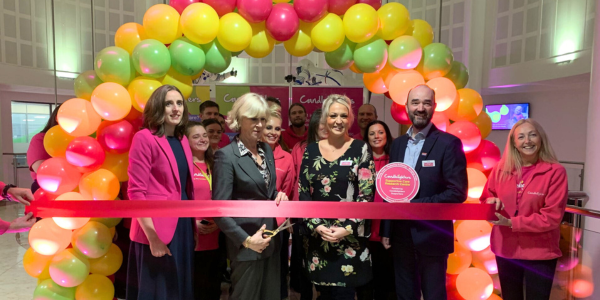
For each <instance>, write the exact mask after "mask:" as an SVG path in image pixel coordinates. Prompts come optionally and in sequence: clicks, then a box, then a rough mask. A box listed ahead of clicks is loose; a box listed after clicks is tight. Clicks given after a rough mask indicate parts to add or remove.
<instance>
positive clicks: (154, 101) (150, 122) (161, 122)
mask: <svg viewBox="0 0 600 300" xmlns="http://www.w3.org/2000/svg"><path fill="white" fill-rule="evenodd" d="M170 91H177V92H178V93H179V94H180V95H181V99H183V112H182V116H181V122H179V124H178V125H177V126H175V136H176V137H177V138H178V139H182V138H183V136H184V135H185V127H186V125H187V122H188V119H189V116H188V108H187V105H186V103H185V97H183V94H182V93H181V91H180V90H179V89H178V88H177V87H175V86H173V85H168V84H166V85H163V86H161V87H159V88H157V89H156V91H154V93H152V96H150V99H148V102H147V103H146V107H145V108H144V123H143V125H142V128H148V129H150V131H153V134H154V135H157V136H163V135H165V106H166V97H167V93H168V92H170Z"/></svg>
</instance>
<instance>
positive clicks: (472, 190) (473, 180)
mask: <svg viewBox="0 0 600 300" xmlns="http://www.w3.org/2000/svg"><path fill="white" fill-rule="evenodd" d="M467 178H468V179H469V189H468V192H467V194H468V196H469V198H473V199H479V197H481V194H482V193H483V187H484V186H485V183H486V182H487V177H485V175H484V174H483V172H481V171H479V170H477V169H472V168H467Z"/></svg>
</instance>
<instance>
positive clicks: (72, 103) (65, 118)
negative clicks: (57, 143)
mask: <svg viewBox="0 0 600 300" xmlns="http://www.w3.org/2000/svg"><path fill="white" fill-rule="evenodd" d="M56 119H57V120H58V124H59V125H60V127H61V128H62V129H63V130H64V131H65V132H67V133H68V134H70V135H72V136H75V137H77V136H85V135H90V134H92V133H94V132H95V131H96V129H98V126H99V125H100V122H101V121H102V119H101V118H100V115H98V113H96V111H95V110H94V107H93V106H92V103H91V102H90V101H87V100H85V99H80V98H73V99H69V100H67V101H65V103H63V104H62V105H61V106H60V108H59V109H58V115H57V116H56Z"/></svg>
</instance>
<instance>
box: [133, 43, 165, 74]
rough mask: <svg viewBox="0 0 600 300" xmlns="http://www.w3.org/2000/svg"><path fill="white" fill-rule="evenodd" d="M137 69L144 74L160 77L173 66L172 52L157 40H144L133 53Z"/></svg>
mask: <svg viewBox="0 0 600 300" xmlns="http://www.w3.org/2000/svg"><path fill="white" fill-rule="evenodd" d="M131 58H132V60H133V66H134V67H135V70H136V71H137V72H138V73H139V74H140V75H143V76H147V77H150V78H160V77H163V76H165V75H166V74H167V71H169V68H170V67H171V54H170V53H169V49H167V47H165V45H164V44H163V43H161V42H159V41H157V40H153V39H148V40H143V41H141V42H140V43H139V44H137V46H135V48H133V52H132V53H131Z"/></svg>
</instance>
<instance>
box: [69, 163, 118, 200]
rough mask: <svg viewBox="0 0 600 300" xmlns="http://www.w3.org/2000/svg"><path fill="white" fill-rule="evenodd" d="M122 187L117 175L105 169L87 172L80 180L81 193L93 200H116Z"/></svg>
mask: <svg viewBox="0 0 600 300" xmlns="http://www.w3.org/2000/svg"><path fill="white" fill-rule="evenodd" d="M120 188H121V185H120V184H119V179H118V178H117V176H115V174H113V173H111V172H110V171H108V170H105V169H99V170H97V171H94V172H92V173H88V174H85V175H83V177H81V180H80V181H79V190H80V191H81V195H82V196H83V197H86V198H88V199H92V200H114V199H115V198H116V197H117V196H118V195H119V189H120Z"/></svg>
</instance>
